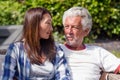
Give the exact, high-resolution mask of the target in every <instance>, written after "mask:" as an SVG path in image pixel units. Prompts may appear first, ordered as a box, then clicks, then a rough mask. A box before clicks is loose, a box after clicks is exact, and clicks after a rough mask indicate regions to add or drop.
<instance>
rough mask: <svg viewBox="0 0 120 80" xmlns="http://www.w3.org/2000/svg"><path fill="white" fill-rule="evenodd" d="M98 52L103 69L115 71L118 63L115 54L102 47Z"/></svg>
mask: <svg viewBox="0 0 120 80" xmlns="http://www.w3.org/2000/svg"><path fill="white" fill-rule="evenodd" d="M100 54H101V62H102V65H103V69H104V70H105V71H106V72H115V70H116V69H117V67H118V66H119V65H120V60H119V59H118V58H117V57H116V56H115V55H113V54H112V53H110V52H109V51H107V50H105V49H103V48H101V49H100Z"/></svg>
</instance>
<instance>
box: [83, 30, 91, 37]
mask: <svg viewBox="0 0 120 80" xmlns="http://www.w3.org/2000/svg"><path fill="white" fill-rule="evenodd" d="M89 32H90V28H87V29H85V30H84V34H85V36H87V35H88V34H89Z"/></svg>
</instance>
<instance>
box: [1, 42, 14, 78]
mask: <svg viewBox="0 0 120 80" xmlns="http://www.w3.org/2000/svg"><path fill="white" fill-rule="evenodd" d="M15 66H16V60H15V49H14V44H10V46H9V48H8V49H7V52H6V55H5V59H4V65H3V74H2V80H13V77H14V74H15Z"/></svg>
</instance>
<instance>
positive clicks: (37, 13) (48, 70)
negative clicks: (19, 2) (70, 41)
mask: <svg viewBox="0 0 120 80" xmlns="http://www.w3.org/2000/svg"><path fill="white" fill-rule="evenodd" d="M52 30H53V28H52V17H51V14H50V12H49V11H48V10H46V9H45V8H40V7H37V8H31V9H29V10H28V11H27V12H26V14H25V18H24V24H23V35H22V39H21V40H20V41H18V42H15V43H12V44H10V46H9V48H8V50H7V53H6V56H5V61H4V68H3V69H4V70H3V76H2V80H13V79H14V78H16V79H18V80H59V79H63V80H69V75H68V74H69V71H68V69H67V64H65V63H66V60H65V58H64V55H63V54H62V56H59V54H56V50H58V52H59V50H60V49H59V48H55V43H54V39H53V37H52V34H51V32H52ZM64 64H65V65H64ZM61 65H62V67H61ZM60 67H61V68H63V69H62V70H61V69H60Z"/></svg>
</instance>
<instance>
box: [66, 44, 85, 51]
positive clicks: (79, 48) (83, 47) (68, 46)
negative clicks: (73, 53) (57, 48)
mask: <svg viewBox="0 0 120 80" xmlns="http://www.w3.org/2000/svg"><path fill="white" fill-rule="evenodd" d="M65 46H66V47H67V48H69V49H71V50H83V49H85V48H86V47H85V45H84V44H82V45H80V46H77V47H72V46H71V45H68V44H66V43H65Z"/></svg>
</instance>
